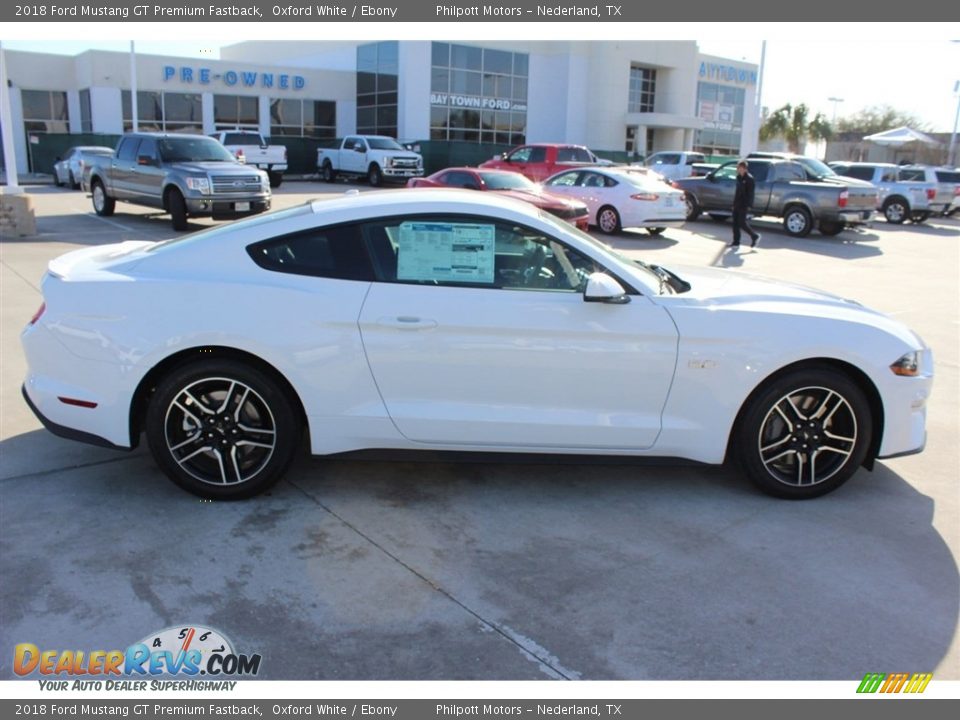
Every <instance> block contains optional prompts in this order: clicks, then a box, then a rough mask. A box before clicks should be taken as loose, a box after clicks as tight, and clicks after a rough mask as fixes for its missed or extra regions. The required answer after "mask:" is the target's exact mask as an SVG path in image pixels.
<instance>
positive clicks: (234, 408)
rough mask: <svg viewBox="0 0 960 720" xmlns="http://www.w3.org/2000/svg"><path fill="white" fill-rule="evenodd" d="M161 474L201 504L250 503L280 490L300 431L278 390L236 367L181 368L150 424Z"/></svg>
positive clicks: (159, 397)
mask: <svg viewBox="0 0 960 720" xmlns="http://www.w3.org/2000/svg"><path fill="white" fill-rule="evenodd" d="M146 433H147V441H148V443H149V445H150V451H151V453H152V454H153V457H154V459H155V460H156V462H157V464H158V465H159V466H160V468H161V469H162V470H163V471H164V472H165V473H166V474H167V476H168V477H169V478H170V479H171V480H173V482H175V483H176V484H177V485H179V486H180V487H182V488H184V489H185V490H188V491H189V492H192V493H194V494H195V495H200V496H201V497H208V498H215V499H220V500H234V499H240V498H247V497H252V496H253V495H257V494H259V493H261V492H263V491H264V490H266V489H267V488H268V487H270V486H271V485H273V484H274V483H276V482H277V481H278V480H279V479H280V478H281V477H282V476H283V473H284V472H285V471H286V469H287V467H288V466H289V464H290V461H291V460H292V459H293V456H294V453H295V452H296V449H297V445H298V444H299V440H300V434H301V425H300V420H299V417H298V414H297V412H296V411H295V410H294V406H293V403H292V402H291V399H290V398H289V397H288V396H287V394H286V393H285V392H284V391H283V389H282V388H281V387H280V386H279V384H278V383H277V382H276V381H274V380H273V378H271V377H270V376H269V375H267V374H265V373H263V372H261V371H260V370H258V369H256V368H253V367H250V366H248V365H244V364H242V363H240V362H237V361H233V360H213V361H208V362H202V363H194V364H191V365H186V366H182V367H180V368H178V369H177V370H175V371H174V372H173V373H172V374H170V375H169V376H168V377H166V378H165V379H164V380H163V381H162V382H161V383H160V384H159V385H158V387H157V390H156V392H155V393H154V395H153V397H152V399H151V401H150V405H149V407H148V408H147V418H146Z"/></svg>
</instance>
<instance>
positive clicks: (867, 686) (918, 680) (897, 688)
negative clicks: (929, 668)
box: [857, 673, 933, 694]
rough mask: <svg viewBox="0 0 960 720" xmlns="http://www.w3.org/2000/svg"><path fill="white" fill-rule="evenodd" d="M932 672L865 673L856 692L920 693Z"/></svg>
mask: <svg viewBox="0 0 960 720" xmlns="http://www.w3.org/2000/svg"><path fill="white" fill-rule="evenodd" d="M932 678H933V673H913V674H911V673H867V674H866V675H864V676H863V680H861V681H860V687H858V688H857V692H858V693H876V692H879V693H886V694H890V693H908V694H913V693H922V692H923V691H924V690H926V689H927V685H928V684H929V683H930V680H931V679H932Z"/></svg>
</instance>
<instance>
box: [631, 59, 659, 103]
mask: <svg viewBox="0 0 960 720" xmlns="http://www.w3.org/2000/svg"><path fill="white" fill-rule="evenodd" d="M656 93H657V71H656V70H654V69H653V68H644V67H631V68H630V98H629V101H628V104H627V112H632V113H646V112H653V105H654V98H655V96H656Z"/></svg>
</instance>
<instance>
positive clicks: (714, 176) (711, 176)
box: [707, 172, 717, 182]
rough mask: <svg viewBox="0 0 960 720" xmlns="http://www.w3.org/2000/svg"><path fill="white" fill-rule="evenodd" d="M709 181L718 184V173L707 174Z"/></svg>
mask: <svg viewBox="0 0 960 720" xmlns="http://www.w3.org/2000/svg"><path fill="white" fill-rule="evenodd" d="M707 180H709V181H710V182H716V181H717V173H716V172H708V173H707Z"/></svg>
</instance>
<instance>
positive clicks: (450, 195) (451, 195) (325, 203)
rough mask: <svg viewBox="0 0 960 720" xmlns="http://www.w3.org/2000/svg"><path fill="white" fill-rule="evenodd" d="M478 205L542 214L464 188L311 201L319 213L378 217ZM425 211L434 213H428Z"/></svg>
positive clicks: (521, 203)
mask: <svg viewBox="0 0 960 720" xmlns="http://www.w3.org/2000/svg"><path fill="white" fill-rule="evenodd" d="M464 204H467V205H475V206H477V208H478V209H482V208H496V209H500V210H511V211H516V212H520V213H521V214H523V215H526V216H528V217H530V218H531V219H536V218H538V217H540V211H539V210H538V209H537V208H535V207H534V206H533V205H531V204H530V203H528V202H524V201H522V200H514V199H513V198H508V197H504V196H502V195H494V194H490V193H478V192H475V191H473V190H464V189H462V188H416V189H412V188H410V189H408V188H399V189H393V190H372V191H369V192H351V191H347V192H346V193H344V194H343V195H339V196H337V197H334V198H323V199H319V198H318V199H316V200H312V201H310V207H311V209H312V210H313V212H314V213H316V214H321V213H327V212H336V211H338V210H347V209H351V210H357V209H359V210H364V209H368V208H370V209H376V210H377V211H378V212H379V214H382V215H389V214H392V213H397V212H399V213H409V212H417V210H416V207H417V206H437V205H450V206H451V208H450V211H451V212H462V211H463V208H462V207H461V208H460V209H459V210H456V209H455V208H454V207H453V206H462V205H464ZM425 212H434V211H433V210H425Z"/></svg>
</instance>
